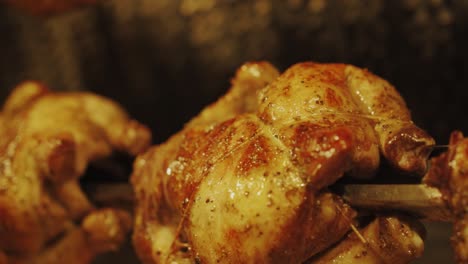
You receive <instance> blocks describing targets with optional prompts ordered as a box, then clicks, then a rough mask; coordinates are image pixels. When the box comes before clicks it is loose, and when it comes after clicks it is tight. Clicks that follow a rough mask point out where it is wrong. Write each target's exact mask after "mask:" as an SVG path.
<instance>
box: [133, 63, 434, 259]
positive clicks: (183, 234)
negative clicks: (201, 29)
mask: <svg viewBox="0 0 468 264" xmlns="http://www.w3.org/2000/svg"><path fill="white" fill-rule="evenodd" d="M433 144H434V141H433V139H432V138H431V137H430V136H428V135H427V134H426V133H425V132H424V131H423V130H421V129H420V128H418V127H417V126H415V125H414V124H413V122H412V121H411V118H410V113H409V111H408V109H407V107H406V105H405V103H404V101H403V99H402V98H401V97H400V95H399V94H398V92H397V91H396V90H395V88H394V87H393V86H392V85H390V84H389V83H388V82H386V81H384V80H382V79H381V78H379V77H377V76H375V75H373V74H371V73H370V72H368V71H366V70H363V69H359V68H356V67H354V66H350V65H343V64H318V63H300V64H296V65H294V66H292V67H291V68H289V69H287V70H286V71H285V72H284V73H283V74H281V75H280V74H279V72H278V70H276V69H275V68H274V67H273V66H272V65H270V64H269V63H266V62H259V63H247V64H245V65H243V66H242V67H241V68H240V69H239V70H238V71H237V74H236V76H235V78H234V79H233V82H232V88H231V89H230V90H229V92H228V93H227V94H226V95H224V96H223V97H222V98H220V99H219V100H218V101H217V102H215V103H214V104H212V105H210V106H208V107H207V108H205V109H204V110H203V111H202V112H201V113H200V114H199V115H198V116H197V117H195V118H194V119H193V120H191V121H190V122H189V123H188V124H187V125H186V126H185V128H184V129H183V130H182V131H180V132H179V133H177V134H175V135H174V136H172V137H171V138H170V139H169V140H167V141H166V142H165V143H163V144H161V145H158V146H154V147H152V148H151V149H149V150H148V151H147V152H146V153H144V154H143V155H140V156H139V157H138V158H137V160H136V161H135V163H134V172H133V175H132V178H131V182H132V184H133V186H134V190H135V194H136V200H137V206H136V215H135V220H134V234H133V242H134V247H135V249H136V251H137V253H138V255H139V257H140V259H141V260H142V261H143V262H144V263H172V262H176V263H193V262H195V263H301V262H304V261H306V260H310V261H312V262H316V263H329V262H328V261H332V260H333V261H338V262H339V261H341V262H339V263H364V262H362V261H364V260H365V261H367V262H365V263H407V262H409V261H411V260H412V259H414V258H416V257H418V256H419V255H421V253H422V250H423V243H422V238H421V235H420V233H419V232H417V230H416V229H413V228H412V226H413V225H412V224H408V222H407V221H405V220H401V219H400V218H397V217H385V216H382V217H380V218H377V219H376V220H375V221H374V222H372V223H371V224H370V225H369V226H367V227H362V229H361V231H359V230H357V229H355V230H356V235H352V234H350V228H351V227H354V226H355V225H354V218H355V216H356V212H355V211H354V210H353V209H352V208H351V207H350V206H348V205H347V204H345V203H344V202H343V201H342V199H341V198H340V197H339V196H337V195H335V194H332V193H331V192H329V191H328V189H327V186H329V185H330V184H332V183H334V182H335V181H337V180H338V179H339V178H340V177H342V176H343V175H344V174H347V175H350V176H352V177H358V178H369V177H372V176H373V175H374V174H375V172H376V170H377V168H378V166H379V163H380V160H379V159H380V155H381V154H382V155H383V157H384V158H385V159H387V160H388V162H389V163H390V164H391V165H393V166H394V167H395V168H397V169H399V170H401V171H405V172H411V173H417V174H423V173H424V172H425V170H426V157H427V153H426V152H427V151H428V146H431V145H433ZM347 234H350V235H347ZM357 234H359V236H360V237H361V238H362V239H361V240H357V239H356V238H355V236H357ZM346 236H347V238H345V237H346ZM340 240H342V241H341V242H339V241H340ZM350 241H351V242H350ZM352 241H364V242H362V243H363V244H360V245H357V246H350V245H353V244H356V243H354V242H352ZM338 242H339V243H338ZM386 242H388V243H386ZM336 243H338V244H337V245H336ZM332 245H336V247H335V248H334V249H330V247H331V246H332ZM327 249H328V250H327ZM325 250H327V251H326V252H324V251H325ZM321 252H322V253H321ZM319 253H321V254H319ZM314 256H315V257H314Z"/></svg>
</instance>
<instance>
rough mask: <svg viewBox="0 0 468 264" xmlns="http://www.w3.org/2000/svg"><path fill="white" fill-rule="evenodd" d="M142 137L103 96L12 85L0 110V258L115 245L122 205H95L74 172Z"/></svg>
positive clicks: (87, 254) (63, 255)
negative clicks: (115, 207)
mask: <svg viewBox="0 0 468 264" xmlns="http://www.w3.org/2000/svg"><path fill="white" fill-rule="evenodd" d="M150 137H151V136H150V132H149V130H148V129H147V128H146V127H145V126H143V125H141V124H139V123H138V122H136V121H134V120H132V119H130V118H129V117H128V115H127V114H126V113H125V112H124V111H123V110H122V109H121V108H120V106H118V105H117V104H116V103H114V102H112V101H111V100H108V99H105V98H103V97H100V96H97V95H94V94H91V93H86V92H76V93H71V92H70V93H53V92H50V91H49V90H48V89H47V88H46V87H44V86H43V85H41V84H39V83H36V82H26V83H23V84H21V85H19V86H18V87H17V88H15V89H14V91H13V92H12V93H11V95H10V96H9V98H8V99H7V100H6V102H5V104H4V107H3V109H2V112H1V114H0V251H3V253H0V263H4V262H5V261H6V260H7V259H8V261H9V263H88V262H90V261H91V259H92V258H93V257H94V255H96V254H97V253H99V252H103V251H107V250H111V249H116V248H117V247H118V246H119V244H120V243H121V242H123V241H124V239H125V235H126V234H128V231H129V230H130V228H131V222H132V219H131V217H130V215H129V213H127V212H126V211H123V210H120V209H112V208H100V209H96V208H95V206H94V205H93V204H92V203H91V202H90V201H89V200H88V198H87V197H86V195H85V194H84V193H83V192H82V190H81V188H80V185H79V177H80V176H82V175H83V173H84V171H85V169H86V168H87V166H88V164H89V163H90V162H92V161H94V160H97V159H101V158H105V157H108V156H110V155H111V154H112V152H113V151H120V152H126V153H128V154H131V155H136V154H138V153H139V152H141V151H143V150H144V149H145V148H146V147H147V146H148V145H149V144H150V140H151V139H150ZM2 261H3V262H2Z"/></svg>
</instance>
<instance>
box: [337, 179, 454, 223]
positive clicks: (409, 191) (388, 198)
mask: <svg viewBox="0 0 468 264" xmlns="http://www.w3.org/2000/svg"><path fill="white" fill-rule="evenodd" d="M343 191H344V193H343V199H344V200H345V201H346V202H348V203H349V204H350V205H351V206H353V207H356V208H364V209H370V210H385V211H388V210H397V211H404V212H408V213H410V214H412V215H415V216H417V217H420V218H424V219H428V220H434V221H444V222H451V221H453V215H452V213H451V212H450V210H449V208H448V207H447V205H446V203H445V201H444V198H443V195H442V193H441V192H440V191H439V190H438V189H437V188H433V187H430V186H427V185H425V184H348V185H344V186H343Z"/></svg>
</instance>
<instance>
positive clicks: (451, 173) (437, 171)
mask: <svg viewBox="0 0 468 264" xmlns="http://www.w3.org/2000/svg"><path fill="white" fill-rule="evenodd" d="M423 181H424V182H425V183H426V184H428V185H431V186H435V187H437V188H438V189H440V190H441V191H442V193H443V194H444V196H445V197H444V198H445V200H446V201H447V205H448V206H449V207H450V208H451V209H452V210H451V211H452V212H453V214H454V216H455V222H454V232H453V235H452V246H453V248H454V251H455V257H456V261H457V263H468V191H467V190H468V138H464V137H463V134H462V133H461V132H459V131H455V132H453V133H452V135H451V137H450V145H449V149H448V151H447V152H445V153H443V154H441V155H440V156H438V157H435V158H433V159H432V160H431V167H430V169H429V171H428V173H427V175H426V176H425V177H424V179H423Z"/></svg>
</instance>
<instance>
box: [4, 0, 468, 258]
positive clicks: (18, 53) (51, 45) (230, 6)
mask: <svg viewBox="0 0 468 264" xmlns="http://www.w3.org/2000/svg"><path fill="white" fill-rule="evenodd" d="M0 34H1V35H0V51H1V53H0V56H1V59H0V99H1V100H2V101H3V100H4V98H5V97H6V96H7V94H8V93H9V91H10V90H11V89H12V88H13V87H14V86H15V85H17V84H18V83H19V82H21V81H23V80H26V79H35V80H40V81H42V82H44V83H46V84H47V85H48V86H49V87H51V88H52V89H55V90H91V91H94V92H96V93H99V94H102V95H105V96H108V97H110V98H113V99H115V100H116V101H118V102H119V103H121V104H122V105H123V106H124V107H125V108H126V109H127V110H128V111H129V112H130V113H131V114H132V115H133V116H134V117H135V118H136V119H138V120H140V121H142V122H143V123H146V124H147V125H149V126H150V127H151V128H152V130H153V132H154V142H155V143H159V142H162V141H164V140H165V139H167V137H168V136H170V135H171V134H172V133H174V132H176V131H177V130H179V129H180V128H181V127H182V125H183V124H184V123H185V122H186V121H188V120H189V119H190V118H191V117H192V116H194V115H195V114H196V113H197V112H198V111H200V109H201V108H202V107H203V106H205V105H206V104H208V103H210V102H213V101H214V100H216V98H218V97H219V96H220V95H221V94H223V93H224V92H225V91H226V90H227V88H228V87H229V79H230V78H231V77H232V76H233V74H234V72H235V69H236V68H237V67H239V66H240V65H241V64H242V63H243V62H245V61H252V60H269V61H271V62H272V63H274V64H275V65H276V66H277V67H278V68H279V69H281V70H284V69H285V68H287V67H288V66H289V65H291V64H293V63H296V62H299V61H305V60H313V61H318V62H344V63H350V64H354V65H357V66H360V67H364V68H368V69H369V70H371V71H372V72H374V73H376V74H377V75H379V76H381V77H383V78H385V79H387V80H388V81H389V82H391V83H392V84H394V85H395V86H396V87H397V89H398V90H399V91H400V93H401V94H402V95H403V97H404V98H405V99H406V101H407V104H408V106H409V108H410V109H411V110H412V114H413V119H414V121H415V122H416V123H417V124H418V125H419V126H421V127H422V128H424V129H426V130H427V131H428V132H429V133H430V134H431V135H433V136H434V137H435V138H436V140H437V142H438V143H440V144H444V143H446V142H447V140H448V136H449V133H450V132H451V131H452V130H454V129H460V130H462V131H464V132H465V133H468V120H467V118H466V116H467V115H468V102H467V101H468V68H467V63H468V49H467V47H468V1H462V0H426V1H424V0H367V1H359V0H330V1H326V0H256V1H236V0H114V1H112V0H108V1H102V2H99V3H98V4H97V5H94V6H91V7H85V8H79V9H76V10H73V11H71V12H67V13H63V14H59V15H54V16H48V17H38V16H32V15H28V14H25V13H24V12H22V11H19V10H16V9H13V8H9V7H5V6H2V5H1V4H0ZM442 226H443V228H436V229H434V230H435V231H434V232H430V235H431V236H440V237H442V238H441V239H439V240H437V239H433V240H434V241H440V242H437V244H434V245H432V246H431V247H429V249H428V250H426V252H427V253H426V255H428V256H430V257H429V258H428V259H431V260H432V261H434V263H439V262H438V261H437V256H438V255H440V256H441V257H440V258H439V259H442V260H445V262H446V263H448V262H447V261H448V260H450V257H448V256H447V254H449V253H448V252H449V250H447V248H448V246H447V244H448V240H447V236H448V235H447V233H448V231H447V230H448V229H447V228H448V226H447V225H442ZM438 234H439V235H438ZM444 254H445V255H444ZM422 263H430V262H429V260H427V259H426V260H425V261H424V262H422Z"/></svg>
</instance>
